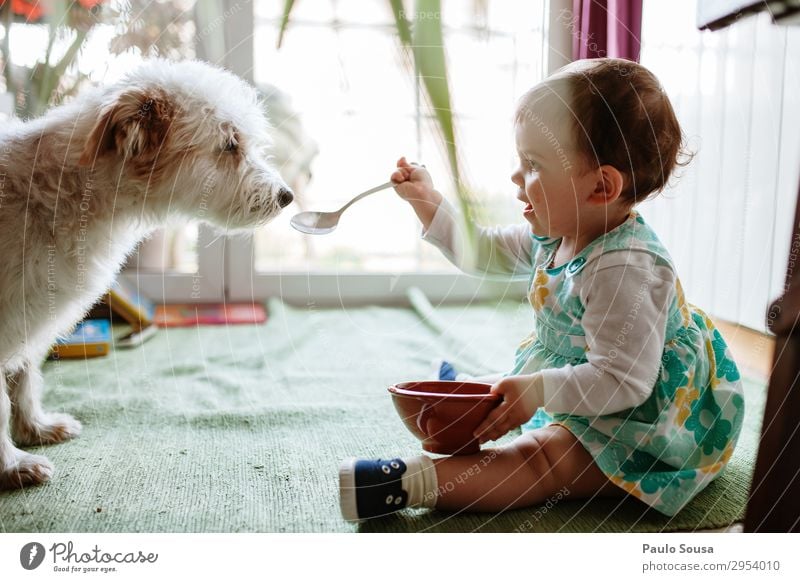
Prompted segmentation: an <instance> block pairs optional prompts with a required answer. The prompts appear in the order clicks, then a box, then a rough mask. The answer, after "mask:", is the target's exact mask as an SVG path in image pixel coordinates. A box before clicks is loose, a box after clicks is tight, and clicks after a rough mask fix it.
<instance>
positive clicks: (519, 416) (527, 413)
mask: <svg viewBox="0 0 800 582" xmlns="http://www.w3.org/2000/svg"><path fill="white" fill-rule="evenodd" d="M492 392H493V393H495V394H502V396H503V402H501V403H500V405H499V406H498V407H497V408H495V409H494V410H492V411H491V412H490V413H489V415H488V416H487V417H486V419H485V420H484V421H483V422H482V423H481V424H480V425H479V426H478V428H476V429H475V432H474V435H475V437H476V438H477V439H478V440H479V441H480V443H481V444H483V443H485V442H486V441H493V440H497V439H499V438H500V437H501V436H503V435H504V434H506V433H507V432H508V431H510V430H512V429H514V428H517V427H518V426H520V425H521V424H523V423H525V422H528V420H530V418H531V417H532V416H533V413H534V412H536V409H537V408H539V407H540V406H542V405H543V404H544V383H543V381H542V377H541V374H532V375H529V376H506V377H505V378H502V379H501V380H500V381H499V382H497V383H496V384H495V385H494V386H492Z"/></svg>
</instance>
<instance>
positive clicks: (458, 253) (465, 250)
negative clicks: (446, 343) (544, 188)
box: [392, 158, 532, 279]
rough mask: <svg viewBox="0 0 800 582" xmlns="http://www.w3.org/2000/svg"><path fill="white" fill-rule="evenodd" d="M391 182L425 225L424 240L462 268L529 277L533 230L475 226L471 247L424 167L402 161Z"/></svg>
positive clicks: (456, 217) (489, 273)
mask: <svg viewBox="0 0 800 582" xmlns="http://www.w3.org/2000/svg"><path fill="white" fill-rule="evenodd" d="M392 181H393V182H395V184H396V186H395V190H396V191H397V193H398V194H399V195H400V197H401V198H403V199H404V200H405V201H407V202H408V203H409V204H411V206H412V207H413V208H414V212H416V214H417V217H418V218H419V220H420V222H421V223H422V227H423V237H422V238H423V240H426V241H428V242H430V243H431V244H433V245H435V246H436V247H437V248H438V249H439V250H441V251H442V254H444V255H445V257H447V259H448V260H449V261H450V262H451V263H453V264H454V265H455V266H457V267H458V268H459V269H461V270H462V271H466V272H470V273H479V274H487V275H502V276H503V278H505V279H508V278H509V277H511V278H521V279H524V278H527V277H529V276H530V271H531V268H532V258H531V238H530V227H528V226H525V225H522V224H520V225H512V226H505V227H494V228H482V227H478V226H476V227H475V229H474V232H475V239H474V241H473V244H472V245H469V244H467V241H469V237H468V236H467V233H465V232H463V229H461V225H462V218H461V216H460V214H459V213H458V211H457V210H456V209H455V208H453V206H452V205H451V204H449V203H448V202H447V201H446V200H445V199H444V198H443V197H442V195H441V194H440V193H439V192H438V191H436V190H435V189H434V187H433V181H432V180H431V177H430V174H429V173H428V171H427V170H426V169H425V168H423V167H420V166H413V165H411V164H409V163H408V162H407V161H406V159H405V158H400V160H399V161H398V162H397V170H396V171H395V172H394V173H393V174H392Z"/></svg>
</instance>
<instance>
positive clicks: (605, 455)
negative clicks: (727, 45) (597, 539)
mask: <svg viewBox="0 0 800 582" xmlns="http://www.w3.org/2000/svg"><path fill="white" fill-rule="evenodd" d="M515 132H516V149H517V152H518V156H519V165H518V166H517V168H516V169H515V170H514V173H513V174H512V176H511V181H512V182H513V183H514V185H515V186H516V197H517V198H518V199H519V200H520V201H521V202H522V203H523V204H524V209H523V211H522V214H523V217H524V219H525V221H527V224H525V225H515V226H508V227H502V228H501V227H496V228H489V229H484V228H478V229H477V234H476V235H475V236H474V237H473V243H474V244H473V245H471V246H470V247H469V248H466V245H465V243H464V241H466V240H469V238H468V237H467V236H465V235H464V233H461V232H460V231H459V225H460V224H461V222H460V219H459V217H458V216H457V213H456V211H455V209H454V208H453V207H452V206H451V205H450V204H448V202H447V201H445V200H444V199H443V198H442V195H441V194H440V193H439V192H437V191H436V190H435V189H434V186H433V182H432V180H431V177H430V175H429V173H428V172H427V171H426V170H425V169H424V168H422V167H419V166H415V165H411V164H409V163H408V162H406V160H405V158H401V159H400V160H399V162H398V164H397V170H396V171H395V172H394V173H393V174H392V180H393V181H394V182H395V183H396V184H397V186H396V188H395V189H396V191H397V193H398V194H399V195H400V197H401V198H403V199H404V200H406V201H408V202H409V203H410V204H411V206H412V207H413V209H414V211H415V212H416V214H417V216H418V217H419V219H420V221H421V222H422V224H423V232H424V234H423V238H424V239H425V240H427V241H429V242H431V243H433V244H434V245H436V246H437V247H438V248H439V249H441V251H442V252H443V253H444V254H445V256H447V258H448V259H449V260H451V261H452V262H453V263H455V264H456V265H457V266H459V267H460V268H462V269H464V270H469V271H471V272H477V273H484V274H489V275H506V276H509V277H515V276H524V277H526V278H529V280H530V286H529V299H530V303H531V305H532V307H533V311H534V313H535V326H534V331H533V333H532V334H531V335H530V336H529V337H527V338H526V339H525V340H523V341H522V343H521V344H520V346H519V348H518V349H517V352H516V364H515V366H514V368H513V370H511V371H510V372H509V373H507V374H505V375H504V376H503V377H500V378H495V379H494V381H493V386H492V391H493V392H496V393H498V394H501V395H502V396H503V401H502V403H501V404H500V405H499V406H498V407H497V408H495V409H494V410H493V411H492V412H491V414H489V416H488V417H487V418H486V419H485V421H484V422H483V423H482V424H481V425H480V426H479V427H478V428H477V429H476V431H475V435H476V436H477V437H478V438H479V440H480V442H481V443H484V442H486V441H490V440H495V439H498V438H500V437H501V436H503V435H505V434H506V433H508V432H509V431H510V430H512V429H515V428H517V427H520V426H523V433H522V436H519V437H518V438H517V439H516V440H514V441H513V442H511V443H510V444H508V445H506V446H502V447H497V448H494V449H491V451H483V452H481V453H478V454H476V455H467V456H453V457H443V458H436V459H432V458H430V457H428V456H426V455H421V456H417V457H413V458H405V459H400V458H395V459H390V460H381V459H378V460H356V459H350V460H347V461H345V462H344V463H343V464H342V467H341V469H340V474H339V478H340V496H341V508H342V513H343V515H344V517H345V519H347V520H349V521H360V520H363V519H367V518H371V517H377V516H381V515H385V514H387V513H391V512H394V511H398V510H400V509H403V508H405V507H429V508H436V509H441V510H447V511H455V510H468V511H489V512H498V511H502V510H505V509H512V508H519V507H526V506H533V505H536V504H539V503H542V502H544V501H545V500H547V499H548V498H550V497H551V496H552V495H554V494H555V493H556V492H558V491H560V490H562V489H564V488H566V490H568V491H569V496H570V499H577V498H591V497H594V496H614V497H621V496H625V495H630V496H633V497H636V498H637V499H639V500H641V501H643V502H644V503H646V504H648V505H649V506H651V507H653V508H655V509H656V510H658V511H659V512H661V513H663V514H666V515H674V514H676V513H677V512H678V511H680V510H681V509H682V508H683V507H684V506H685V505H686V504H687V503H688V502H689V501H690V500H691V499H692V498H693V497H695V496H696V495H697V494H698V493H699V492H700V491H701V490H703V489H704V488H705V487H706V486H707V485H708V484H709V483H711V481H713V480H714V479H715V478H717V477H718V476H719V475H720V474H721V473H722V471H723V470H724V469H725V466H726V465H727V463H728V461H729V460H730V458H731V454H732V453H733V449H734V447H735V445H736V441H737V438H738V436H739V431H740V428H741V425H742V418H743V415H744V399H743V395H742V385H741V380H740V377H739V372H738V370H737V367H736V365H735V363H734V362H733V360H732V358H731V354H730V352H729V350H728V348H727V346H726V344H725V341H724V340H723V338H722V336H721V335H720V332H719V331H718V330H717V329H716V328H715V326H714V324H713V322H712V321H711V319H710V318H709V317H708V316H707V315H706V314H705V313H703V312H702V311H701V310H700V309H698V308H697V307H695V306H694V305H691V304H690V303H687V301H686V299H685V298H684V294H683V291H682V289H681V284H680V281H679V279H678V277H677V274H676V272H675V265H674V264H673V262H672V259H671V258H670V255H669V253H668V252H667V250H666V248H665V247H664V245H663V244H662V243H661V242H660V241H659V239H658V237H657V236H656V234H655V233H654V232H653V230H652V229H651V228H650V227H649V226H648V225H647V223H646V222H645V221H644V220H643V218H642V217H641V215H640V214H639V213H638V212H637V211H636V210H635V209H634V208H635V207H636V205H637V204H639V203H640V202H643V201H644V200H646V199H648V198H650V197H652V196H653V195H655V194H656V193H657V192H659V191H660V190H662V189H663V188H664V186H665V185H666V183H667V180H668V179H669V178H670V175H671V174H672V172H673V170H674V169H675V168H676V166H678V165H680V164H681V163H682V161H683V157H684V155H685V154H684V152H683V150H682V142H683V135H682V132H681V128H680V125H679V124H678V121H677V119H676V117H675V113H674V111H673V109H672V106H671V104H670V101H669V99H668V98H667V95H666V93H665V92H664V90H663V89H662V87H661V85H660V84H659V82H658V80H657V79H656V78H655V76H654V75H653V74H652V73H651V72H650V71H648V70H647V69H646V68H644V67H642V66H641V65H638V64H636V63H633V62H629V61H624V60H619V59H594V60H589V61H578V62H576V63H573V64H571V65H569V66H568V67H565V68H564V69H562V70H560V71H558V72H557V73H556V74H554V75H553V76H551V77H549V78H548V79H546V80H545V81H544V82H542V83H540V84H539V85H536V86H535V87H534V88H533V89H531V90H530V91H528V92H527V93H526V94H525V95H524V96H523V97H522V98H521V100H520V102H519V104H518V106H517V110H516V116H515ZM537 411H538V412H537ZM534 414H536V416H535V417H534ZM488 453H491V454H488ZM486 459H490V460H489V462H486ZM475 466H480V467H481V470H480V471H476V472H473V471H472V468H473V467H475ZM465 471H469V474H470V477H469V478H468V479H464V478H460V479H459V478H457V477H459V476H461V475H462V474H463V473H464V472H465Z"/></svg>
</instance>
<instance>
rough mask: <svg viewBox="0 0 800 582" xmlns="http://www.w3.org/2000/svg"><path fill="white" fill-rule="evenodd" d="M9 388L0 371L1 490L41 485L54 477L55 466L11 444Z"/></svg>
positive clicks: (43, 458)
mask: <svg viewBox="0 0 800 582" xmlns="http://www.w3.org/2000/svg"><path fill="white" fill-rule="evenodd" d="M7 388H8V386H7V383H6V379H5V375H4V374H3V372H2V371H1V370H0V489H19V488H21V487H28V486H30V485H39V484H41V483H44V482H45V481H47V480H49V479H50V477H51V476H52V475H53V465H51V464H50V461H48V460H47V459H46V458H45V457H42V456H40V455H31V454H29V453H26V452H25V451H21V450H19V449H18V448H17V447H15V446H14V443H12V442H11V438H10V435H9V421H10V420H11V400H10V399H9V397H8V393H7Z"/></svg>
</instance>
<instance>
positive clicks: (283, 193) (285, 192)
mask: <svg viewBox="0 0 800 582" xmlns="http://www.w3.org/2000/svg"><path fill="white" fill-rule="evenodd" d="M292 200H294V194H292V191H291V190H289V189H288V188H281V189H280V190H279V191H278V204H280V205H281V208H286V207H287V206H289V204H291V203H292Z"/></svg>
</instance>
